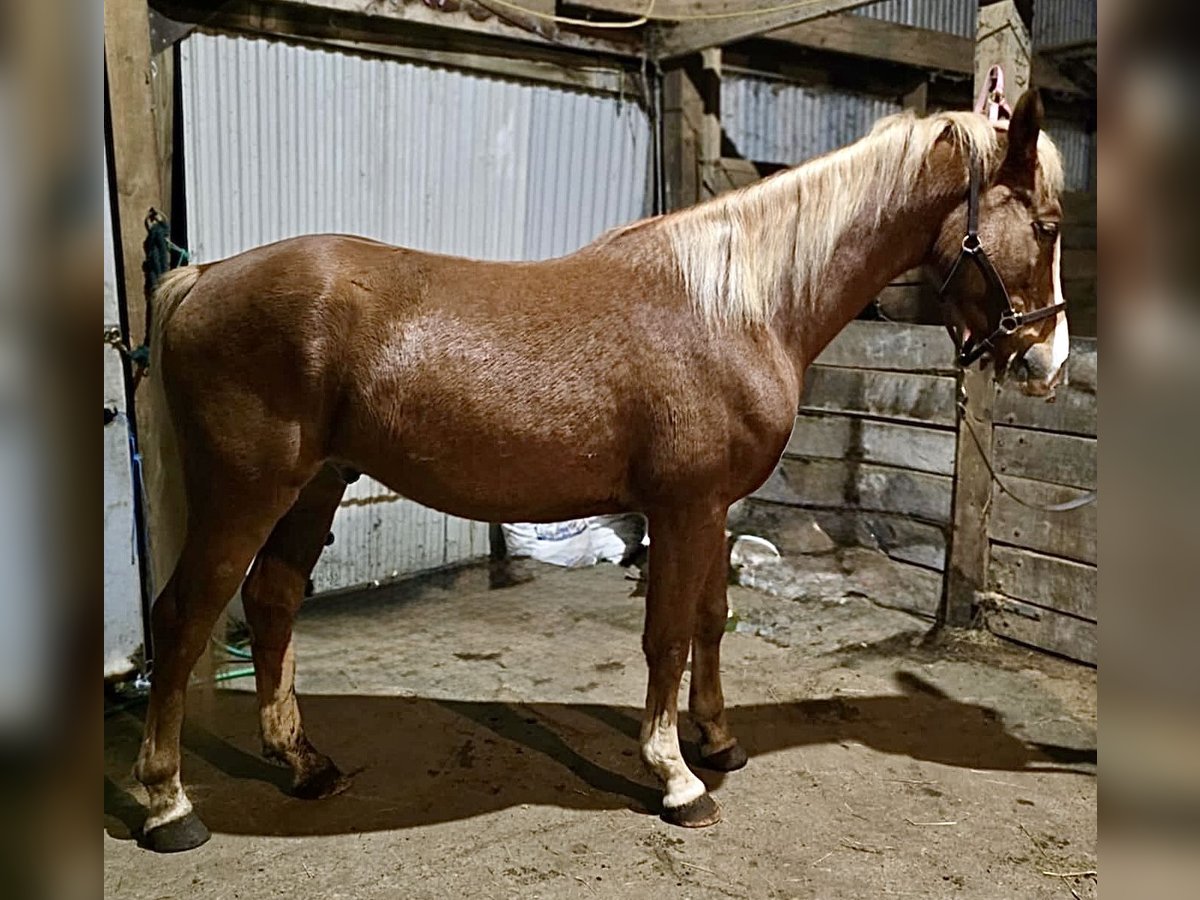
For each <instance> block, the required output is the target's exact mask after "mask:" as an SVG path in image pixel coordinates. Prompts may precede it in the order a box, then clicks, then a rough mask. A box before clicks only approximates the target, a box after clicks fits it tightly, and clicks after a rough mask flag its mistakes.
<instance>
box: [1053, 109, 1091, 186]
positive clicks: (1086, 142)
mask: <svg viewBox="0 0 1200 900" xmlns="http://www.w3.org/2000/svg"><path fill="white" fill-rule="evenodd" d="M1046 132H1047V133H1048V134H1049V135H1050V137H1052V138H1054V143H1055V144H1056V145H1057V146H1058V150H1059V152H1060V153H1061V154H1062V158H1063V170H1064V175H1065V180H1066V183H1067V190H1068V191H1090V190H1093V186H1092V181H1093V177H1092V147H1093V145H1094V144H1095V142H1096V135H1095V134H1094V133H1093V132H1090V131H1087V130H1086V129H1085V128H1084V127H1083V126H1082V125H1081V124H1079V123H1078V122H1064V121H1060V120H1057V119H1051V120H1048V121H1047V122H1046Z"/></svg>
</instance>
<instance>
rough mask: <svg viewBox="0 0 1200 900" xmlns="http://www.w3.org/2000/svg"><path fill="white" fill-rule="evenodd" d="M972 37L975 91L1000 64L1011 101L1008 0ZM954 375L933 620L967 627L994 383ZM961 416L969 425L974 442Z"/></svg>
mask: <svg viewBox="0 0 1200 900" xmlns="http://www.w3.org/2000/svg"><path fill="white" fill-rule="evenodd" d="M976 38H977V39H976V44H975V94H976V95H978V93H979V91H980V90H981V88H982V86H983V83H984V80H985V79H986V78H987V73H988V70H989V69H990V68H991V67H992V66H994V65H999V66H1002V67H1003V68H1004V76H1005V79H1006V82H1007V93H1008V97H1009V100H1010V102H1013V103H1015V102H1016V100H1017V99H1018V98H1019V97H1020V96H1021V94H1022V93H1023V92H1024V91H1025V90H1026V89H1027V88H1028V86H1029V69H1030V54H1029V32H1028V30H1027V29H1026V27H1025V23H1024V22H1023V21H1022V19H1021V15H1020V10H1018V8H1017V5H1016V4H1015V3H1014V2H1013V0H1001V2H999V3H991V4H989V5H986V6H981V7H980V10H979V28H978V31H977V34H976ZM958 377H959V382H958V385H959V396H960V397H961V396H962V395H963V392H964V391H965V394H966V410H965V414H964V413H963V412H962V411H960V413H959V416H958V443H957V450H956V452H955V459H954V497H953V510H952V515H951V533H950V542H949V549H948V552H947V560H946V572H945V578H944V579H943V582H942V603H941V606H940V607H939V609H938V623H939V624H940V625H947V626H950V627H954V628H966V627H970V626H972V625H975V624H978V622H977V616H976V606H977V603H976V595H977V594H978V593H980V592H982V591H985V590H987V574H988V561H989V552H988V551H989V547H988V516H989V514H990V512H991V507H992V479H991V475H990V473H989V472H988V469H987V465H986V463H985V461H984V457H983V454H984V453H986V454H987V460H988V461H990V460H991V458H992V410H993V407H994V405H995V400H996V392H997V388H998V386H997V384H996V380H995V378H994V377H993V376H992V372H991V370H990V369H988V370H985V371H981V370H980V368H979V367H978V366H972V367H971V368H970V369H968V370H966V371H960V373H959V376H958ZM964 418H965V419H967V420H969V422H970V424H971V426H973V430H974V432H975V437H977V438H978V439H979V443H978V444H977V443H976V441H975V439H974V438H973V437H972V436H971V434H970V433H969V432H968V430H967V422H965V421H964ZM980 445H982V448H981V447H980Z"/></svg>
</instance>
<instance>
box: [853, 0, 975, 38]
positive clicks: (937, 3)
mask: <svg viewBox="0 0 1200 900" xmlns="http://www.w3.org/2000/svg"><path fill="white" fill-rule="evenodd" d="M853 12H854V14H855V15H859V16H867V17H869V18H872V19H883V20H884V21H886V22H898V23H899V24H901V25H914V26H916V27H917V28H929V29H931V30H933V31H945V32H948V33H950V34H957V35H961V36H962V37H969V38H974V37H975V21H976V19H977V17H978V13H979V0H882V2H880V3H872V4H871V5H870V6H863V7H860V8H859V9H856V10H854V11H853Z"/></svg>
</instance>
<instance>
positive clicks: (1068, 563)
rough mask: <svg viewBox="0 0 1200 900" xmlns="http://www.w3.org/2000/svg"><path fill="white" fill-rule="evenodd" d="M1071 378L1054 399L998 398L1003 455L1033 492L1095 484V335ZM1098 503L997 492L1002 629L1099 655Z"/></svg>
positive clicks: (1017, 485) (1072, 492) (995, 557)
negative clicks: (1048, 507)
mask: <svg viewBox="0 0 1200 900" xmlns="http://www.w3.org/2000/svg"><path fill="white" fill-rule="evenodd" d="M1068 366H1069V378H1070V382H1069V384H1068V385H1067V386H1065V387H1062V388H1060V389H1059V392H1058V396H1057V398H1056V400H1055V402H1054V403H1046V402H1044V401H1042V400H1038V399H1036V398H1032V397H1026V396H1024V395H1023V394H1020V393H1018V392H1017V391H1015V390H1012V389H1005V390H1003V391H1001V393H1000V396H999V397H998V398H997V402H996V415H995V423H996V424H995V441H994V445H993V446H994V450H995V465H996V469H997V471H998V472H999V473H1000V476H1001V477H1002V478H1004V479H1005V483H1006V484H1007V485H1008V486H1009V487H1010V488H1011V489H1012V490H1013V491H1014V492H1017V493H1019V495H1020V496H1021V497H1022V498H1023V499H1026V500H1031V501H1033V502H1036V503H1043V504H1044V503H1058V502H1061V501H1064V500H1070V499H1072V498H1073V497H1077V496H1079V495H1080V494H1082V493H1084V492H1085V491H1088V490H1093V489H1095V487H1096V470H1097V465H1096V450H1097V441H1096V422H1097V415H1096V407H1097V390H1096V388H1097V385H1096V343H1095V340H1093V339H1076V340H1073V341H1072V345H1071V359H1070V362H1069V363H1068ZM1097 515H1098V513H1097V508H1096V506H1095V505H1091V506H1085V507H1083V508H1081V509H1077V510H1072V511H1071V512H1066V513H1046V512H1039V511H1037V510H1032V509H1029V508H1027V507H1025V506H1022V505H1021V504H1019V503H1017V502H1016V501H1015V500H1013V499H1012V498H1011V497H1008V496H1006V495H1004V494H1003V493H998V494H996V497H995V502H994V504H993V508H992V510H991V513H990V516H989V518H988V538H989V541H990V561H989V566H988V585H987V586H988V591H989V594H988V596H987V598H986V599H985V602H984V603H983V609H984V619H985V621H986V622H987V625H988V627H989V628H990V629H991V630H992V631H993V632H995V633H996V634H999V635H1002V636H1003V637H1008V638H1012V639H1013V640H1018V641H1021V642H1022V643H1025V644H1030V645H1032V646H1035V647H1040V648H1042V649H1044V650H1050V651H1052V652H1054V653H1059V654H1062V655H1064V656H1069V657H1071V658H1072V659H1078V660H1081V661H1083V662H1087V663H1092V664H1094V663H1095V662H1096V627H1097V626H1096V621H1097V609H1096V583H1097V553H1096V543H1097V541H1096V526H1097Z"/></svg>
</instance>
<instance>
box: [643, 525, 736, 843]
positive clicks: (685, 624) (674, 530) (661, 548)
mask: <svg viewBox="0 0 1200 900" xmlns="http://www.w3.org/2000/svg"><path fill="white" fill-rule="evenodd" d="M649 518H650V573H649V585H648V587H647V590H646V629H645V632H644V633H643V635H642V647H643V649H644V650H645V653H646V663H647V666H648V667H649V670H650V671H649V676H650V678H649V687H648V689H647V692H646V714H645V718H644V719H643V720H642V739H641V743H642V760H643V761H644V762H645V763H646V765H647V766H648V767H649V768H650V770H651V771H652V772H654V774H655V775H657V776H658V778H659V780H660V781H661V782H662V783H663V786H664V788H665V791H664V794H663V812H662V814H663V818H664V819H665V820H666V821H668V822H670V823H672V824H674V825H686V826H689V827H693V828H695V827H700V826H704V825H711V824H713V823H715V822H717V821H719V820H720V818H721V812H720V810H719V809H718V808H717V804H716V802H715V801H714V800H713V799H712V798H711V797H710V796H709V795H708V793H707V790H706V789H705V787H704V782H702V781H701V780H700V779H699V778H697V777H696V776H695V775H694V774H693V773H692V772H691V770H689V769H688V767H687V763H685V762H684V761H683V754H682V753H681V752H680V750H679V730H678V701H679V682H680V679H681V678H682V676H683V668H684V665H685V664H686V663H687V658H688V648H689V646H690V645H691V642H692V636H693V634H694V631H695V622H696V607H697V598H698V597H699V596H700V594H701V592H702V590H703V587H704V583H705V580H706V579H707V578H708V576H709V571H710V569H711V560H712V555H713V554H716V553H718V552H719V551H720V547H721V546H722V545H723V543H724V540H725V519H724V516H723V515H721V511H720V510H717V509H716V508H715V507H714V508H712V509H709V508H707V507H705V508H700V509H693V510H688V511H681V510H664V511H661V512H659V513H657V514H651V515H650V517H649ZM697 558H699V559H700V560H702V563H701V565H699V566H697V565H696V564H695V561H696V559H697Z"/></svg>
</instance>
